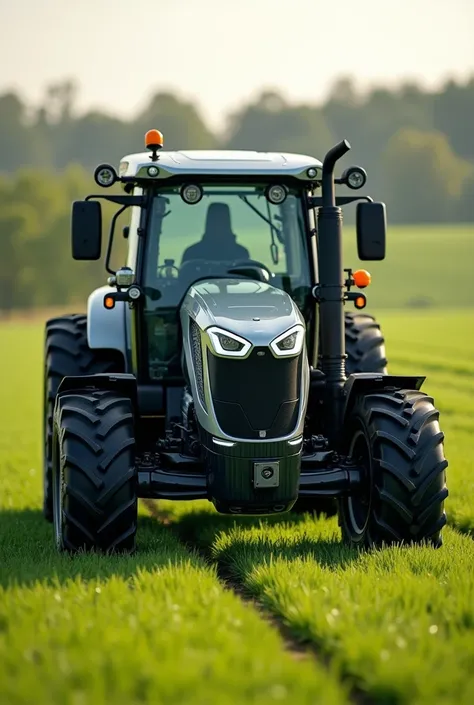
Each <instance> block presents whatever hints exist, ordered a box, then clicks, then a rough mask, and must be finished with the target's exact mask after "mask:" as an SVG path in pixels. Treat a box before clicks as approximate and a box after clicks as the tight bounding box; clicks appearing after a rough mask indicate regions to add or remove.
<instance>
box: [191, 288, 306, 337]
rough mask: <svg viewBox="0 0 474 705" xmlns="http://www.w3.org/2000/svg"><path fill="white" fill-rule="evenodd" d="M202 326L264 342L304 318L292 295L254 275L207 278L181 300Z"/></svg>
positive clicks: (302, 322) (300, 322) (301, 322)
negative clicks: (256, 279) (248, 277)
mask: <svg viewBox="0 0 474 705" xmlns="http://www.w3.org/2000/svg"><path fill="white" fill-rule="evenodd" d="M181 316H182V318H183V319H184V318H185V317H186V316H190V317H191V318H192V319H194V320H195V321H196V323H197V324H198V326H199V327H200V328H201V330H205V329H206V328H208V327H209V326H218V327H219V328H222V329H224V330H228V331H230V332H231V333H235V334H237V335H240V336H242V337H245V338H246V339H248V340H251V342H252V343H253V344H254V345H257V346H260V345H263V346H266V345H269V343H270V342H271V341H272V340H273V339H274V338H275V337H276V336H277V335H278V334H279V333H283V332H285V331H286V330H288V329H289V328H291V327H292V326H294V325H296V324H301V325H303V326H304V319H303V316H302V315H301V313H300V311H299V309H298V307H297V306H296V305H295V303H294V302H293V300H292V299H291V297H290V296H289V295H288V294H286V293H285V292H284V291H282V290H281V289H277V288H275V287H273V286H270V285H269V284H265V283H264V282H259V281H255V280H253V279H247V278H245V279H209V280H206V281H200V282H197V283H196V284H193V285H192V286H191V287H190V289H189V291H188V293H187V295H186V297H185V299H184V302H183V304H182V308H181Z"/></svg>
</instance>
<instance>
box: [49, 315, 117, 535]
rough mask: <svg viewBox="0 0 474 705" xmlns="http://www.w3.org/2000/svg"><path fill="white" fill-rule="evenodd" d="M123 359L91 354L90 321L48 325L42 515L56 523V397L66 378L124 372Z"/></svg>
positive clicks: (66, 319)
mask: <svg viewBox="0 0 474 705" xmlns="http://www.w3.org/2000/svg"><path fill="white" fill-rule="evenodd" d="M123 369H124V365H123V358H122V356H121V355H120V353H117V352H115V351H114V350H105V351H102V350H91V349H90V348H89V346H88V345H87V317H86V316H85V315H83V314H77V313H73V314H70V315H68V316H60V317H58V318H52V319H50V320H49V321H47V323H46V329H45V347H44V386H43V448H44V452H43V488H44V489H43V514H44V516H45V518H46V519H47V520H48V521H53V488H52V453H53V450H52V438H53V411H54V402H55V399H56V393H57V391H58V387H59V384H60V383H61V381H62V379H63V377H76V376H82V375H93V374H97V373H100V372H122V371H123Z"/></svg>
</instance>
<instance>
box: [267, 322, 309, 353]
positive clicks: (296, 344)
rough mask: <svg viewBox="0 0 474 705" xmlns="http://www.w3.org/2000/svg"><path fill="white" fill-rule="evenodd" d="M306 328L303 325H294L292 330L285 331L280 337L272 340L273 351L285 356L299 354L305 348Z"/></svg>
mask: <svg viewBox="0 0 474 705" xmlns="http://www.w3.org/2000/svg"><path fill="white" fill-rule="evenodd" d="M303 342H304V328H303V326H294V327H293V328H290V330H287V331H285V332H284V333H282V334H281V335H279V336H278V338H275V340H272V342H271V343H270V347H271V349H272V352H273V354H274V355H276V356H277V357H285V356H286V355H299V353H300V352H301V350H302V348H303Z"/></svg>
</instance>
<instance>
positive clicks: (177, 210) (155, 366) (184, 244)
mask: <svg viewBox="0 0 474 705" xmlns="http://www.w3.org/2000/svg"><path fill="white" fill-rule="evenodd" d="M146 242H147V244H146V255H145V263H146V264H145V272H144V278H143V284H144V289H145V297H146V302H145V317H146V319H147V326H146V327H147V330H148V341H147V348H148V350H149V353H150V366H151V367H150V375H151V377H152V378H161V377H162V376H164V375H165V376H166V375H169V374H171V370H170V369H169V368H170V364H171V365H172V366H173V368H176V369H178V368H179V365H180V361H179V360H178V359H176V358H174V356H175V355H176V354H177V351H178V349H179V343H178V314H179V311H178V310H177V308H178V306H179V304H180V302H181V301H182V299H183V296H184V295H185V293H186V291H187V290H188V288H189V286H190V285H191V284H192V283H193V282H194V281H197V280H198V279H203V278H205V277H206V276H209V277H216V276H225V275H226V274H228V273H229V270H232V269H233V268H234V269H235V268H236V267H237V268H239V266H240V267H242V266H244V265H247V266H249V265H250V266H251V267H253V269H252V270H248V271H249V273H250V274H251V275H253V274H255V275H256V276H257V277H263V280H265V281H267V282H268V283H269V284H271V285H272V286H275V287H277V288H280V289H283V290H285V291H286V292H287V293H288V294H290V296H292V298H293V299H294V301H295V303H296V304H297V305H298V306H299V307H300V309H301V310H302V312H303V315H305V318H307V317H308V316H309V313H308V311H306V310H305V309H306V302H307V299H308V294H309V292H310V290H311V276H310V269H309V257H308V243H307V236H306V230H305V220H304V217H303V207H302V201H301V196H300V195H299V194H298V192H297V191H294V192H293V191H291V190H290V191H289V193H288V195H287V197H286V199H285V201H284V202H283V203H282V204H279V205H275V204H272V203H270V202H269V201H268V200H267V198H266V197H265V194H264V187H263V186H262V185H256V186H248V185H246V186H231V185H230V186H215V185H212V186H211V185H209V186H206V185H203V197H202V199H201V200H200V201H199V202H198V203H196V204H193V205H189V204H188V203H186V202H185V201H184V200H183V199H182V197H181V194H180V188H179V187H174V188H166V189H160V192H159V194H157V195H156V196H155V198H154V203H153V209H152V215H151V218H150V223H149V230H148V234H147V239H146Z"/></svg>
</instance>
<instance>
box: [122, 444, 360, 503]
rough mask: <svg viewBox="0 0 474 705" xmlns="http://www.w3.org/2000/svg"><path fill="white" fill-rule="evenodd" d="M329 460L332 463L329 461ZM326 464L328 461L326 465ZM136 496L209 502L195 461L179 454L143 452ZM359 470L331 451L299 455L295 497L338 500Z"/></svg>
mask: <svg viewBox="0 0 474 705" xmlns="http://www.w3.org/2000/svg"><path fill="white" fill-rule="evenodd" d="M331 457H334V461H333V462H331V460H330V459H331ZM328 461H329V462H328ZM136 468H137V483H138V488H137V489H138V491H137V494H138V496H139V497H146V498H150V499H180V500H192V499H210V497H209V494H208V488H207V476H206V473H205V472H204V468H203V466H202V464H201V462H200V461H199V459H197V458H194V457H188V456H184V455H181V454H180V453H153V454H151V453H147V454H144V455H143V456H140V457H137V459H136ZM362 477H363V469H362V468H359V467H357V466H356V465H354V464H352V463H351V462H350V461H349V460H347V459H341V458H337V456H335V454H333V453H331V452H316V453H312V454H311V455H303V457H302V460H301V476H300V486H299V497H300V498H304V499H309V498H315V497H341V496H344V495H349V494H353V493H354V492H356V491H357V489H358V488H359V486H360V484H361V482H362Z"/></svg>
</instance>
